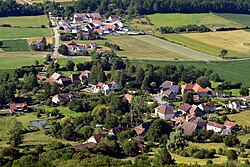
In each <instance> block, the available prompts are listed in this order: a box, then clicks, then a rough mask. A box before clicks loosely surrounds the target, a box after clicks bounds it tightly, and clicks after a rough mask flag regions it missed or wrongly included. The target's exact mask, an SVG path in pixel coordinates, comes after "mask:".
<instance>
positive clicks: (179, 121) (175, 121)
mask: <svg viewBox="0 0 250 167" xmlns="http://www.w3.org/2000/svg"><path fill="white" fill-rule="evenodd" d="M170 121H171V122H172V124H173V125H174V126H180V125H182V123H183V122H185V118H184V117H182V116H181V117H177V118H171V119H170Z"/></svg>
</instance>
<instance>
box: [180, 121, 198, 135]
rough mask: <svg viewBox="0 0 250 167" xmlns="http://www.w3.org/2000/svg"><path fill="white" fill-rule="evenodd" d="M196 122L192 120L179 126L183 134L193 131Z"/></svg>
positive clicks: (195, 128) (195, 127) (189, 133)
mask: <svg viewBox="0 0 250 167" xmlns="http://www.w3.org/2000/svg"><path fill="white" fill-rule="evenodd" d="M197 126H198V125H197V124H195V123H192V122H184V123H183V124H182V125H181V127H182V129H183V130H184V134H185V135H191V134H192V133H193V132H195V131H196V130H197Z"/></svg>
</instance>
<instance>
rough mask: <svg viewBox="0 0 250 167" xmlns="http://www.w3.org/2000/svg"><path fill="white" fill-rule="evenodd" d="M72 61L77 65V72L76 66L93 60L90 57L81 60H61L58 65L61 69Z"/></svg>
mask: <svg viewBox="0 0 250 167" xmlns="http://www.w3.org/2000/svg"><path fill="white" fill-rule="evenodd" d="M69 60H71V61H73V62H74V63H75V70H76V65H77V64H79V63H84V62H86V61H90V60H91V58H90V57H79V58H70V57H69V58H61V59H60V58H59V59H58V63H59V64H60V67H65V66H66V64H67V62H68V61H69Z"/></svg>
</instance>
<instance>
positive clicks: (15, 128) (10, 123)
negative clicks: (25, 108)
mask: <svg viewBox="0 0 250 167" xmlns="http://www.w3.org/2000/svg"><path fill="white" fill-rule="evenodd" d="M6 125H7V127H6V128H7V133H6V138H7V141H8V143H9V144H10V145H11V146H13V147H15V146H18V145H19V144H21V143H22V142H23V134H22V123H21V122H19V121H17V119H16V117H10V118H8V119H7V123H6Z"/></svg>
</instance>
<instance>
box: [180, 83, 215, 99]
mask: <svg viewBox="0 0 250 167" xmlns="http://www.w3.org/2000/svg"><path fill="white" fill-rule="evenodd" d="M187 91H194V92H196V93H197V95H199V97H203V96H205V95H212V89H210V88H209V87H206V88H202V87H201V86H200V85H198V84H197V83H195V84H192V83H188V84H184V85H182V86H181V93H182V95H183V94H184V93H186V92H187Z"/></svg>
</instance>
